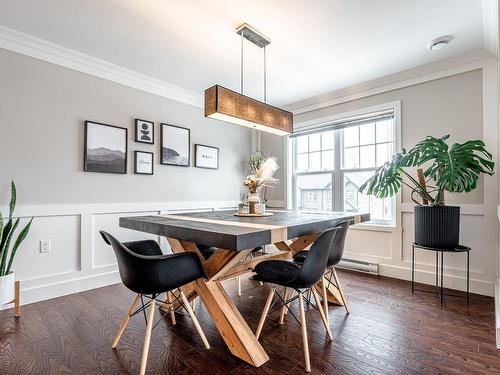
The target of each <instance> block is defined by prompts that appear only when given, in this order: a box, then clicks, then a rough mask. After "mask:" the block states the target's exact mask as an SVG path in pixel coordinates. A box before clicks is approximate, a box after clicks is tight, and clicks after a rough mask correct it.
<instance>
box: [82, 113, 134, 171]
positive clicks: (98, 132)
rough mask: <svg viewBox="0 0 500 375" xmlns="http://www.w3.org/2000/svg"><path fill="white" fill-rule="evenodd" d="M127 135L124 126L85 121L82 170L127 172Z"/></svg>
mask: <svg viewBox="0 0 500 375" xmlns="http://www.w3.org/2000/svg"><path fill="white" fill-rule="evenodd" d="M127 137H128V130H127V129H126V128H120V127H118V126H113V125H107V124H101V123H98V122H93V121H85V144H84V156H83V170H84V171H86V172H101V173H121V174H125V173H127V139H128V138H127Z"/></svg>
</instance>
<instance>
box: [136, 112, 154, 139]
mask: <svg viewBox="0 0 500 375" xmlns="http://www.w3.org/2000/svg"><path fill="white" fill-rule="evenodd" d="M135 141H136V142H140V143H148V144H150V145H153V144H154V143H155V123H154V122H152V121H146V120H141V119H139V118H136V119H135Z"/></svg>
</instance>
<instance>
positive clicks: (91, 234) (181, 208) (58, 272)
mask: <svg viewBox="0 0 500 375" xmlns="http://www.w3.org/2000/svg"><path fill="white" fill-rule="evenodd" d="M237 205H238V202H235V201H205V202H203V201H191V202H145V203H123V204H117V203H113V204H74V205H32V206H29V205H24V206H23V205H20V206H18V207H17V208H16V214H17V215H18V217H20V218H21V225H22V224H23V223H26V222H27V221H28V220H29V217H31V216H33V217H34V220H33V225H32V227H31V231H30V233H29V235H28V237H27V238H26V240H25V242H23V244H22V245H21V247H20V248H19V250H18V255H17V257H16V259H15V261H14V265H13V269H14V272H15V273H16V279H18V280H21V304H23V305H25V304H28V303H32V302H37V301H41V300H45V299H50V298H54V297H59V296H63V295H67V294H71V293H77V292H81V291H84V290H89V289H94V288H99V287H102V286H106V285H111V284H115V283H118V282H120V278H119V275H118V268H117V265H116V259H115V256H114V253H113V250H112V248H111V247H109V246H107V245H105V243H104V241H103V240H102V238H101V236H100V234H99V230H101V229H102V230H105V231H108V232H109V233H111V234H113V235H115V236H116V237H117V238H118V239H119V240H121V241H133V240H141V239H148V238H151V239H155V240H159V242H160V246H161V247H162V251H164V252H168V251H169V247H168V244H167V242H166V241H165V239H164V238H159V236H154V235H149V234H147V233H141V232H138V231H133V230H128V229H124V228H120V227H119V218H120V217H122V216H136V215H157V214H166V213H180V212H190V211H214V210H220V209H229V208H235V207H237ZM7 210H8V208H7V207H5V206H2V207H0V211H2V212H6V211H7ZM40 240H50V242H51V251H50V252H49V253H40ZM9 307H12V306H9V305H4V306H0V309H5V308H9Z"/></svg>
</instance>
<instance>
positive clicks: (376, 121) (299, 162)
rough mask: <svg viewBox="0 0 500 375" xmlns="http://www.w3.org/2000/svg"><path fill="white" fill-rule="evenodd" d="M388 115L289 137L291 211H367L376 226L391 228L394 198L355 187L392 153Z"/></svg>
mask: <svg viewBox="0 0 500 375" xmlns="http://www.w3.org/2000/svg"><path fill="white" fill-rule="evenodd" d="M394 132H395V127H394V116H393V114H392V113H384V114H377V115H376V116H373V117H367V116H364V118H363V119H359V120H352V119H350V120H349V122H344V123H342V122H340V123H339V122H337V123H335V124H334V125H325V127H324V128H323V130H318V131H316V132H308V133H305V134H304V135H300V133H299V134H298V135H296V136H295V137H293V138H292V150H293V151H292V154H293V161H292V165H293V190H294V208H296V209H298V210H301V211H313V212H314V211H316V212H331V211H350V212H357V211H362V212H370V214H371V219H372V221H373V222H374V223H380V224H392V223H393V219H394V217H393V216H394V214H393V211H394V210H393V207H394V199H393V198H388V199H378V198H375V197H373V196H368V195H365V194H362V193H360V192H359V187H360V186H361V185H362V184H363V183H364V182H365V181H366V180H368V179H369V178H370V176H371V175H372V174H373V172H374V171H375V170H376V169H377V168H378V167H379V166H381V165H382V164H384V163H385V162H386V161H387V160H389V159H390V158H391V157H392V155H393V153H394V152H395V146H394V141H395V134H394Z"/></svg>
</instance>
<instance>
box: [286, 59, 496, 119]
mask: <svg viewBox="0 0 500 375" xmlns="http://www.w3.org/2000/svg"><path fill="white" fill-rule="evenodd" d="M494 61H495V57H494V56H493V55H491V54H490V53H489V52H487V51H486V50H477V51H473V52H470V53H467V54H463V55H459V56H456V57H453V58H449V59H444V60H440V61H436V62H434V63H431V64H426V65H421V66H418V67H416V68H412V69H408V70H404V71H401V72H398V73H394V74H390V75H387V76H384V77H380V78H376V79H373V80H370V81H366V82H363V83H360V84H356V85H352V86H348V87H345V88H342V89H339V90H336V91H332V92H330V93H327V94H323V95H318V96H315V97H312V98H309V99H306V100H302V101H299V102H296V103H292V104H289V105H287V106H284V109H286V110H288V111H291V112H292V113H293V114H294V115H299V114H301V113H305V112H310V111H314V110H317V109H320V108H324V107H329V106H332V105H336V104H340V103H345V102H349V101H352V100H356V99H361V98H365V97H367V96H372V95H377V94H380V93H384V92H388V91H392V90H397V89H400V88H403V87H408V86H412V85H417V84H420V83H424V82H428V81H432V80H435V79H440V78H444V77H448V76H452V75H456V74H461V73H465V72H468V71H471V70H476V69H481V68H483V67H484V66H486V65H488V64H491V63H494Z"/></svg>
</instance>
